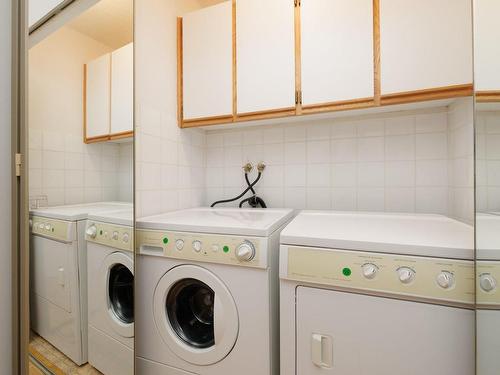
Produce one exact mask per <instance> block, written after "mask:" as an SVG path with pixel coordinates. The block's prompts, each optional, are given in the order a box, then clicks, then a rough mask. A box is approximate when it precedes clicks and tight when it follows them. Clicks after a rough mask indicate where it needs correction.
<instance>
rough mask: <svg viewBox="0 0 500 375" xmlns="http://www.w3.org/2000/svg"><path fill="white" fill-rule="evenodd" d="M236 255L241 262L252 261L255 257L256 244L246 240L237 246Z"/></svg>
mask: <svg viewBox="0 0 500 375" xmlns="http://www.w3.org/2000/svg"><path fill="white" fill-rule="evenodd" d="M235 255H236V259H238V260H239V261H240V262H250V261H251V260H252V259H253V258H254V257H255V246H254V245H253V243H251V242H250V241H244V242H243V243H241V244H239V245H238V247H237V248H236V251H235Z"/></svg>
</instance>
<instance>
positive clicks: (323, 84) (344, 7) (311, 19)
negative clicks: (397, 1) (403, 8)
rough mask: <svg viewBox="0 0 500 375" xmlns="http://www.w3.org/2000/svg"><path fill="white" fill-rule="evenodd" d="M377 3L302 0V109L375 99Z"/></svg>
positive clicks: (367, 0)
mask: <svg viewBox="0 0 500 375" xmlns="http://www.w3.org/2000/svg"><path fill="white" fill-rule="evenodd" d="M372 4H373V0H302V1H301V32H302V40H301V55H302V104H303V105H304V106H307V105H312V104H324V103H330V102H337V101H344V100H352V99H361V98H371V97H373V95H374V78H373V77H374V73H373V69H374V65H373V6H372Z"/></svg>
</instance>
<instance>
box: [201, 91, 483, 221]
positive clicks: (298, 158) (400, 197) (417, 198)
mask: <svg viewBox="0 0 500 375" xmlns="http://www.w3.org/2000/svg"><path fill="white" fill-rule="evenodd" d="M471 114H472V101H471V100H467V101H460V102H459V103H458V104H455V105H453V106H451V107H450V108H447V107H442V108H437V109H427V110H419V111H412V112H398V113H394V114H379V115H369V116H364V117H361V118H355V119H335V120H327V121H325V120H322V121H315V122H304V123H301V124H298V125H297V124H283V125H271V126H269V125H265V126H262V127H257V128H246V129H237V130H213V131H208V132H207V162H206V165H207V169H206V185H207V200H206V201H205V204H207V205H208V204H210V203H212V202H213V201H215V200H218V199H222V198H230V197H232V196H236V195H238V194H239V193H240V192H241V191H243V188H244V187H245V184H244V180H243V173H242V169H241V167H242V165H243V164H244V163H246V162H248V161H249V162H251V163H253V164H254V165H256V164H257V163H258V162H259V161H264V162H265V163H266V164H267V166H268V167H267V168H266V170H265V172H264V176H263V178H262V181H261V182H259V183H258V185H257V189H256V190H257V192H258V194H259V195H260V196H262V197H263V198H264V199H265V200H266V203H267V204H268V205H269V206H270V207H283V206H284V207H292V208H297V209H326V210H329V209H335V210H360V211H388V212H419V213H439V214H444V215H449V216H453V217H457V218H459V219H461V220H468V219H469V218H471V217H472V215H473V211H472V210H473V205H472V206H471V205H470V202H471V201H473V190H471V189H470V187H471V186H472V183H471V182H470V180H469V179H468V177H470V176H472V175H470V174H469V175H467V178H466V177H464V178H461V177H462V176H461V175H460V173H461V172H462V171H464V170H462V169H460V168H457V170H456V171H455V170H454V169H453V167H454V166H455V165H456V166H460V165H461V162H464V163H467V165H468V166H469V165H472V163H473V156H472V154H471V153H470V151H471V150H472V145H473V137H472V135H471V133H472V129H473V128H472V121H471V117H470V118H469V117H466V118H465V119H464V120H462V119H461V116H471ZM469 120H470V121H469ZM449 122H451V124H448V123H449ZM449 127H450V130H449ZM467 131H468V133H467ZM457 135H458V136H457ZM462 135H467V136H468V138H465V139H464V138H463V137H461V136H462ZM457 139H458V140H457ZM464 142H465V143H467V142H469V143H470V144H467V145H463V144H464ZM462 146H463V147H465V146H467V149H466V150H464V151H462V149H461V147H462ZM448 150H449V151H448ZM453 171H454V174H453V178H451V177H449V176H452V172H453ZM468 171H469V172H470V169H469V170H468ZM255 175H256V172H255V171H254V172H253V178H254V177H255ZM450 178H451V180H450ZM464 180H467V181H466V182H464ZM451 187H454V189H452V188H451ZM463 188H465V189H466V190H467V189H469V190H467V192H465V191H466V190H464V189H463ZM452 193H453V194H454V196H453V195H452ZM459 193H463V194H462V195H460V194H459ZM464 195H466V196H467V199H468V201H467V202H468V203H467V205H466V206H460V207H459V208H457V207H456V206H457V205H461V204H462V202H461V201H460V197H463V196H464ZM233 205H235V204H233ZM468 210H469V211H468Z"/></svg>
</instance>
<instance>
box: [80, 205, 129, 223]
mask: <svg viewBox="0 0 500 375" xmlns="http://www.w3.org/2000/svg"><path fill="white" fill-rule="evenodd" d="M88 220H90V221H100V222H101V223H108V224H115V225H123V226H128V227H132V226H133V225H134V210H133V209H132V207H130V208H127V209H124V210H118V211H105V212H98V213H94V214H89V216H88Z"/></svg>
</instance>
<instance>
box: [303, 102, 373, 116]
mask: <svg viewBox="0 0 500 375" xmlns="http://www.w3.org/2000/svg"><path fill="white" fill-rule="evenodd" d="M375 106H377V105H376V102H375V99H374V98H361V99H352V100H343V101H339V102H331V103H322V104H314V105H308V106H304V107H303V108H302V113H303V114H304V115H305V114H314V113H324V112H337V111H346V110H350V109H362V108H370V107H375Z"/></svg>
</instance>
